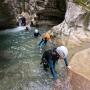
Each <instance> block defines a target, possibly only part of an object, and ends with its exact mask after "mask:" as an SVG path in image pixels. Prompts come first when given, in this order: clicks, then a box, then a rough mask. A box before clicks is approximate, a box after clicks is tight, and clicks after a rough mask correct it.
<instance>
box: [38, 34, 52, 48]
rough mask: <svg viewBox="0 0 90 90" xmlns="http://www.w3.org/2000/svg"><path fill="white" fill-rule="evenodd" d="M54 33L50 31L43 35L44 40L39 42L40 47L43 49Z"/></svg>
mask: <svg viewBox="0 0 90 90" xmlns="http://www.w3.org/2000/svg"><path fill="white" fill-rule="evenodd" d="M51 38H52V35H51V34H50V33H48V32H46V33H45V35H44V36H43V37H42V40H41V41H40V42H39V47H40V48H41V49H42V48H43V47H44V46H45V45H46V44H47V41H51Z"/></svg>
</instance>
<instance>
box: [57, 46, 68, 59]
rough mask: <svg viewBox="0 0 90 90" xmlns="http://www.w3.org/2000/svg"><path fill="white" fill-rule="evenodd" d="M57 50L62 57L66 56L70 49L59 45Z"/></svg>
mask: <svg viewBox="0 0 90 90" xmlns="http://www.w3.org/2000/svg"><path fill="white" fill-rule="evenodd" d="M56 52H57V53H58V54H59V55H60V57H62V58H65V57H67V55H68V49H67V48H66V47H65V46H60V47H57V49H56Z"/></svg>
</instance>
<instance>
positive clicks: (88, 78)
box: [69, 48, 90, 90]
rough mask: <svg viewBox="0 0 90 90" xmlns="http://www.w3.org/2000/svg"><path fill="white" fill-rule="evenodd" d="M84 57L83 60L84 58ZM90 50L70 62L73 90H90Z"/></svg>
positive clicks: (80, 53) (78, 54) (82, 52)
mask: <svg viewBox="0 0 90 90" xmlns="http://www.w3.org/2000/svg"><path fill="white" fill-rule="evenodd" d="M82 56H83V58H82ZM89 56H90V48H88V49H86V50H83V51H81V52H78V53H77V54H76V55H74V57H73V58H72V59H71V62H70V64H69V65H70V66H71V68H70V83H71V86H72V90H90V58H89Z"/></svg>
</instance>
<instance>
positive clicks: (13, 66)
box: [0, 27, 52, 90]
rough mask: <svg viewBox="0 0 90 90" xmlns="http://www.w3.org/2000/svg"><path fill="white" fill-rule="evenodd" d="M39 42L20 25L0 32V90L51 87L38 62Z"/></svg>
mask: <svg viewBox="0 0 90 90" xmlns="http://www.w3.org/2000/svg"><path fill="white" fill-rule="evenodd" d="M33 29H34V28H33ZM43 32H45V29H44V30H42V31H41V33H43ZM39 41H40V38H34V37H33V30H31V31H25V30H24V27H22V28H20V27H19V28H15V29H13V30H5V31H2V32H0V90H51V89H52V77H51V75H50V73H46V72H44V71H43V68H42V66H41V65H40V59H41V55H42V54H40V53H39V48H38V42H39Z"/></svg>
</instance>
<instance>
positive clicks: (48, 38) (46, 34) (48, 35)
mask: <svg viewBox="0 0 90 90" xmlns="http://www.w3.org/2000/svg"><path fill="white" fill-rule="evenodd" d="M43 39H46V40H47V41H48V40H50V39H51V37H50V34H49V33H45V35H44V36H43Z"/></svg>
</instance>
